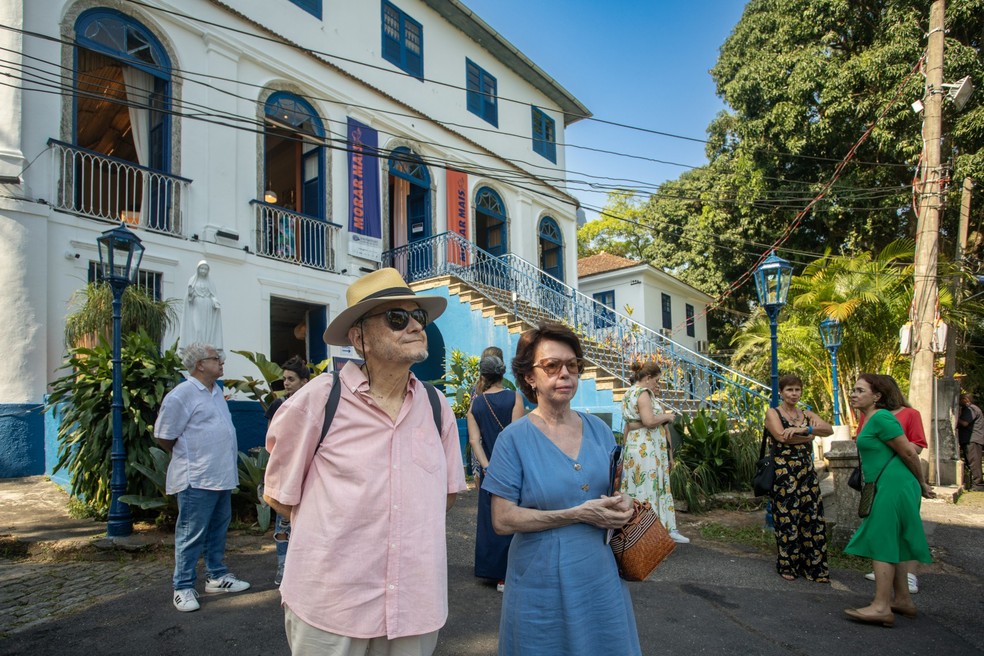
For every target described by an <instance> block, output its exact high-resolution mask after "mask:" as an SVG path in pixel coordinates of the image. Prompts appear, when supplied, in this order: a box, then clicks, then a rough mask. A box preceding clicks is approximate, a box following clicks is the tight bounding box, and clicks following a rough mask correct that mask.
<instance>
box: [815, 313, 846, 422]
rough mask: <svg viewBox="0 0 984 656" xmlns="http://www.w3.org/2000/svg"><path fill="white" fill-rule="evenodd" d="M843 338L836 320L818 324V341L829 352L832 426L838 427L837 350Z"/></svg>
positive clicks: (842, 331)
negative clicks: (832, 407)
mask: <svg viewBox="0 0 984 656" xmlns="http://www.w3.org/2000/svg"><path fill="white" fill-rule="evenodd" d="M843 336H844V326H843V325H841V322H840V321H838V320H837V319H830V318H827V319H824V320H823V321H821V322H820V341H821V342H823V347H824V348H825V349H827V350H828V351H830V379H831V381H832V382H833V384H834V390H833V393H834V426H840V397H839V396H837V349H838V348H840V345H841V338H842V337H843Z"/></svg>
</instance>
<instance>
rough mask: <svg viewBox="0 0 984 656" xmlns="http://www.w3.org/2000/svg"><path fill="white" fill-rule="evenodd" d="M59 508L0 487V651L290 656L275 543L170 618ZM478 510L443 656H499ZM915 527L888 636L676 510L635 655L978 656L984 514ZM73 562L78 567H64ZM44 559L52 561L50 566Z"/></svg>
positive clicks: (235, 556) (143, 559) (859, 595)
mask: <svg viewBox="0 0 984 656" xmlns="http://www.w3.org/2000/svg"><path fill="white" fill-rule="evenodd" d="M66 499H67V496H66V495H64V493H62V492H61V491H60V490H58V488H57V487H56V486H55V485H53V484H51V483H49V482H47V481H45V480H44V479H43V478H40V477H36V478H31V479H8V480H0V535H3V534H12V536H13V537H12V538H11V537H7V538H0V540H2V541H0V545H2V546H4V554H5V555H4V556H3V557H2V558H0V653H2V654H20V653H24V654H31V655H32V656H42V655H44V654H52V655H54V654H87V655H88V654H133V653H146V654H169V653H193V654H220V655H221V654H230V655H232V654H235V655H236V656H240V655H247V654H257V655H262V656H273V655H277V654H287V653H288V649H287V644H286V641H285V639H284V635H283V628H282V627H283V616H282V613H281V611H280V608H279V601H280V599H279V594H278V592H277V590H276V588H275V587H274V586H273V582H272V577H273V571H274V568H275V562H276V559H275V556H274V551H273V543H272V540H269V539H263V538H261V537H257V536H252V535H249V534H245V533H242V532H236V531H233V532H231V533H230V541H229V552H228V563H229V565H230V567H231V568H232V570H233V571H234V572H235V573H236V574H237V575H239V576H240V577H242V578H244V579H246V580H248V581H251V582H252V584H253V587H252V588H251V589H250V590H249V591H247V592H244V593H241V594H231V595H206V594H203V595H202V598H201V602H202V610H200V611H198V612H196V613H178V612H176V611H175V610H174V608H173V607H172V605H171V600H170V587H171V586H170V575H171V568H172V566H173V564H172V556H171V553H170V551H169V550H168V549H167V548H164V549H160V550H158V551H157V552H154V553H152V554H138V555H133V554H129V553H127V552H120V551H115V550H111V551H102V550H99V549H97V548H95V547H94V546H91V543H92V542H93V541H94V538H95V536H98V535H100V534H102V533H103V531H104V529H105V525H104V524H98V523H95V522H89V521H83V520H71V519H70V518H68V517H67V514H66V513H65V511H64V504H65V501H66ZM476 499H477V493H475V492H474V491H470V492H468V493H464V494H462V495H460V496H459V500H458V503H457V504H456V505H455V507H454V509H453V510H452V512H451V513H450V514H449V516H448V558H449V606H450V616H449V620H448V623H447V626H446V627H445V629H444V630H442V632H441V638H440V642H439V644H438V650H437V652H436V653H437V654H438V655H440V656H471V655H475V656H485V655H492V654H495V653H496V644H497V634H498V619H499V611H500V604H501V599H502V596H501V595H500V594H498V593H496V592H495V588H494V586H490V585H489V584H487V583H486V582H484V581H481V580H478V579H475V578H474V577H473V576H472V562H473V557H474V526H475V512H476ZM981 499H984V494H981ZM734 515H735V517H734V518H733V521H736V522H748V523H751V524H753V525H755V524H758V523H759V522H760V521H761V519H762V517H761V513H749V514H747V515H745V516H744V517H742V516H740V515H738V514H734ZM923 517H924V520H925V522H926V529H927V535H928V537H929V540H930V544H931V546H932V547H933V552H934V557H936V559H937V561H938V562H937V563H935V564H933V565H932V566H928V567H924V568H923V569H921V570H920V572H919V576H920V587H921V591H920V593H919V595H917V596H916V598H915V601H916V604H917V606H918V607H919V612H920V616H919V618H918V619H917V620H906V619H904V618H898V619H897V621H896V625H895V628H894V629H891V630H889V629H881V628H878V627H867V626H861V625H858V624H854V623H851V622H849V621H847V620H845V619H843V618H842V616H841V613H842V610H843V608H845V607H848V606H857V605H862V604H864V603H866V602H867V600H868V599H870V596H871V594H872V584H871V583H869V582H867V581H865V580H864V578H863V573H862V572H856V571H847V570H836V569H835V570H833V572H832V578H833V583H832V584H831V585H829V586H828V585H819V584H812V583H809V582H806V581H802V580H797V581H793V582H786V581H783V580H782V579H781V578H780V577H778V576H777V575H776V574H775V568H774V560H773V559H772V558H771V557H769V556H763V555H761V554H759V553H756V552H753V551H751V550H750V549H748V548H745V547H742V546H740V545H725V544H719V543H714V542H709V541H706V540H703V539H701V538H700V537H699V531H698V528H697V523H699V522H705V521H708V519H709V517H708V516H706V515H705V516H700V517H694V516H690V515H686V514H682V513H681V514H680V516H679V521H680V524H681V530H682V531H683V532H684V533H685V534H687V535H689V536H691V537H692V538H693V542H692V543H691V544H689V545H681V546H680V547H679V548H678V549H677V550H676V551H675V552H674V554H673V555H672V556H671V557H670V558H669V559H668V560H667V561H666V563H664V564H663V565H662V566H661V567H660V568H659V569H658V570H657V571H656V573H655V574H654V576H653V577H652V578H651V579H650V580H649V581H646V582H644V583H634V584H630V589H631V591H632V596H633V601H634V604H635V611H636V616H637V620H638V625H639V633H640V638H641V640H642V644H643V652H644V653H645V654H663V653H669V654H675V653H680V654H695V653H704V654H775V655H776V656H778V655H780V654H824V655H826V654H829V653H831V652H832V651H834V652H839V651H844V650H851V649H853V650H859V649H860V653H865V654H875V655H882V654H884V655H886V656H887V655H889V654H891V655H893V656H894V655H896V654H918V655H919V656H926V655H927V654H934V653H946V654H953V655H960V654H980V653H984V642H982V638H981V635H982V633H981V625H980V620H981V617H984V547H982V545H984V503H980V504H976V505H974V506H973V507H964V506H954V505H953V504H948V503H945V502H943V501H936V502H933V501H927V502H925V503H924V505H923ZM714 518H716V519H718V520H720V519H722V518H721V516H715V515H712V516H711V519H714ZM13 539H16V540H18V541H24V540H30V541H32V542H33V544H34V545H35V546H33V547H32V551H33V553H35V554H37V555H36V556H34V557H32V558H31V559H28V560H24V559H17V558H11V557H9V556H8V555H7V554H9V553H10V549H9V547H10V545H11V544H12V542H13ZM70 553H74V554H75V556H76V557H80V558H84V560H81V561H79V560H68V561H66V560H65V559H64V557H65V555H66V554H70ZM51 555H56V556H58V558H49V559H47V560H46V559H45V558H46V557H47V556H51ZM199 583H200V584H201V581H200V582H199ZM199 588H201V585H199ZM538 656H539V655H538ZM547 656H550V655H547ZM558 656H562V655H558Z"/></svg>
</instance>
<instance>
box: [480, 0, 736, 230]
mask: <svg viewBox="0 0 984 656" xmlns="http://www.w3.org/2000/svg"><path fill="white" fill-rule="evenodd" d="M463 1H464V3H465V4H466V5H467V6H468V8H470V9H471V10H472V11H474V12H475V13H476V14H478V16H479V17H481V18H482V20H484V21H485V22H486V23H488V24H489V25H490V26H492V28H493V29H495V30H496V31H497V32H499V34H501V35H502V36H504V37H505V38H506V39H507V40H509V41H510V42H511V43H512V44H513V45H515V46H516V47H517V48H519V49H520V50H521V51H522V52H523V53H525V54H526V55H527V56H528V57H529V58H530V59H532V60H533V61H534V62H535V63H536V64H537V65H538V66H539V67H540V68H542V69H543V70H544V71H546V72H547V73H548V74H549V75H551V76H552V77H553V78H554V79H555V80H557V81H558V82H559V83H560V84H561V85H562V86H563V87H564V88H566V89H567V90H568V91H569V92H571V93H572V94H573V95H574V96H575V97H576V98H577V99H578V100H580V101H581V103H582V104H584V105H585V106H586V107H587V108H588V109H589V110H591V112H592V114H593V115H594V117H595V118H599V119H604V120H607V121H615V122H618V123H624V124H627V125H632V126H638V127H643V128H647V129H650V130H658V131H660V132H666V133H670V134H674V135H679V136H683V137H691V138H694V139H704V138H705V136H706V132H705V130H706V128H707V125H708V124H709V123H710V122H711V120H712V119H713V118H714V116H715V115H716V114H717V113H718V112H719V111H721V109H723V107H724V105H723V104H722V102H721V100H720V99H719V98H718V97H717V96H716V95H715V89H714V82H713V80H712V79H711V76H710V75H709V74H708V71H709V70H710V69H711V67H713V66H714V64H715V62H716V61H717V57H718V50H719V48H720V46H721V44H722V43H724V40H725V39H726V38H727V37H728V35H729V34H730V33H731V30H732V29H733V28H734V26H735V24H736V23H737V22H738V20H739V19H740V18H741V12H742V10H743V8H744V5H745V3H744V2H743V1H742V0H690V1H689V2H671V1H669V0H607V1H602V0H463ZM566 138H567V142H568V143H571V144H577V145H582V146H590V147H592V148H603V149H606V150H612V151H617V152H620V153H630V154H633V155H641V156H644V157H650V158H654V159H658V160H664V161H668V162H675V163H678V164H686V165H689V166H700V165H701V164H704V163H706V161H707V159H706V157H705V156H704V145H703V144H702V143H697V142H694V141H687V140H683V139H675V138H670V137H664V136H657V135H651V134H644V133H641V132H638V131H634V130H627V129H625V128H619V127H614V126H607V125H603V124H600V123H596V122H593V121H579V122H577V123H575V124H574V125H573V126H571V127H570V129H569V130H568V132H567V135H566ZM567 168H568V171H570V174H569V178H571V179H574V178H577V177H578V175H577V172H584V173H590V174H592V175H600V176H611V177H617V178H629V179H633V180H643V181H645V182H647V183H651V184H658V183H660V182H663V181H665V180H672V179H675V178H676V177H678V176H679V175H680V174H681V173H682V172H684V171H686V170H687V168H686V167H681V166H673V165H666V164H655V163H649V162H642V161H639V160H631V159H627V158H622V157H616V156H611V155H603V154H598V153H592V152H590V151H584V150H578V149H575V148H568V150H567ZM574 195H575V196H577V197H578V198H579V199H580V200H581V202H582V203H584V204H586V205H590V206H594V207H601V206H602V205H604V202H605V196H604V194H603V193H595V192H582V191H576V192H574ZM586 211H587V214H588V217H589V218H592V217H593V216H594V213H593V212H591V211H590V210H587V208H586Z"/></svg>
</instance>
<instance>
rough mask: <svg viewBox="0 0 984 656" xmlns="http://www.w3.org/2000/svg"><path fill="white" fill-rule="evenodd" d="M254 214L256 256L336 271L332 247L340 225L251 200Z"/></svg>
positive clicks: (333, 248)
mask: <svg viewBox="0 0 984 656" xmlns="http://www.w3.org/2000/svg"><path fill="white" fill-rule="evenodd" d="M250 204H251V205H253V207H254V209H255V212H256V243H255V248H256V253H257V254H258V255H262V256H264V257H270V258H273V259H275V260H280V261H282V262H291V263H293V264H300V265H302V266H306V267H311V268H313V269H319V270H321V271H333V272H335V271H338V269H337V268H336V266H335V262H336V259H335V248H336V246H335V245H336V242H337V239H338V234H339V233H340V232H341V229H342V226H340V225H338V224H337V223H331V222H329V221H322V220H321V219H317V218H315V217H313V216H308V215H306V214H301V213H299V212H293V211H291V210H288V209H286V208H284V207H280V206H279V205H271V204H270V203H265V202H263V201H259V200H252V201H250Z"/></svg>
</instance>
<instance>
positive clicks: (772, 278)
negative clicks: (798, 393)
mask: <svg viewBox="0 0 984 656" xmlns="http://www.w3.org/2000/svg"><path fill="white" fill-rule="evenodd" d="M792 273H793V267H792V265H790V264H789V262H787V261H786V260H784V259H782V258H781V257H779V256H778V255H776V252H775V251H772V253H771V254H770V255H769V257H767V258H765V260H763V261H762V264H760V265H759V266H758V268H757V269H755V292H756V293H757V294H758V301H759V305H761V306H762V307H764V308H765V312H766V314H768V315H769V329H770V332H771V337H772V403H771V405H772V407H773V408H775V407H777V406H778V405H779V340H778V338H777V336H776V328H777V323H776V322H777V319H778V317H779V311H780V310H782V308H783V306H784V305H786V297H787V296H789V279H790V277H791V275H792Z"/></svg>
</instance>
